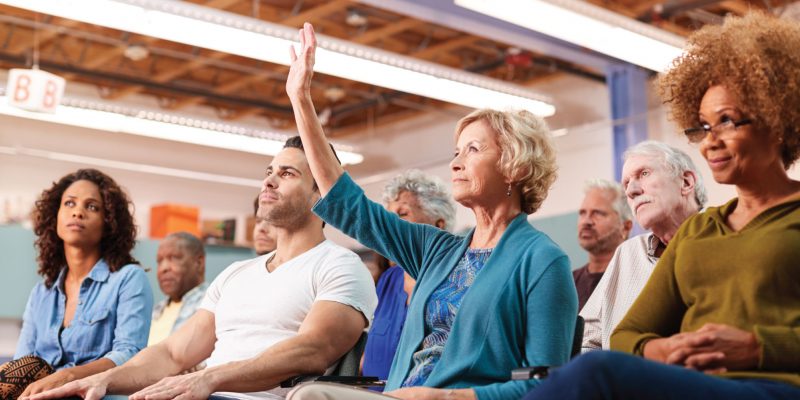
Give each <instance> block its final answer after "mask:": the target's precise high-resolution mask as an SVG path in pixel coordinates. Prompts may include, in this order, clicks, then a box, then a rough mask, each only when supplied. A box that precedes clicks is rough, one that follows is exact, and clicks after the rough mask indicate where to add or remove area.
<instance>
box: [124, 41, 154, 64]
mask: <svg viewBox="0 0 800 400" xmlns="http://www.w3.org/2000/svg"><path fill="white" fill-rule="evenodd" d="M122 54H123V55H124V56H125V57H126V58H128V59H129V60H131V61H142V60H144V59H145V58H147V56H149V55H150V51H149V50H147V47H144V46H141V45H138V44H135V45H132V46H128V47H126V48H125V51H124V52H123V53H122Z"/></svg>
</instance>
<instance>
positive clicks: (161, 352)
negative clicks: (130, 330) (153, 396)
mask: <svg viewBox="0 0 800 400" xmlns="http://www.w3.org/2000/svg"><path fill="white" fill-rule="evenodd" d="M181 367H182V366H181V365H180V363H179V362H178V361H176V360H174V359H173V358H172V356H171V354H170V352H169V350H168V349H167V346H165V345H163V344H159V345H155V346H150V347H147V348H145V349H144V350H142V351H140V352H139V354H137V355H135V356H134V357H133V358H131V359H130V360H129V361H128V362H126V363H125V364H123V365H121V366H119V367H117V368H113V369H110V370H108V371H106V372H105V375H106V376H105V381H106V382H107V383H108V393H110V394H130V393H133V392H136V391H137V390H139V389H142V388H144V387H147V386H149V385H152V384H153V383H156V382H158V381H159V380H161V379H162V378H164V377H167V376H171V375H175V374H177V373H179V372H181V371H182V370H183V369H182V368H181Z"/></svg>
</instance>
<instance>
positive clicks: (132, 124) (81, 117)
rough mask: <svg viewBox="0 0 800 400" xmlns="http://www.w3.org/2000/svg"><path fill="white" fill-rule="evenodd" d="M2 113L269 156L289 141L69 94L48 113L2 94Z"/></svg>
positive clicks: (353, 159) (358, 158) (350, 158)
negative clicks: (22, 105) (18, 105)
mask: <svg viewBox="0 0 800 400" xmlns="http://www.w3.org/2000/svg"><path fill="white" fill-rule="evenodd" d="M0 114H2V115H9V116H12V117H19V118H27V119H32V120H37V121H45V122H52V123H57V124H64V125H71V126H76V127H80V128H89V129H97V130H101V131H108V132H114V133H126V134H132V135H139V136H147V137H152V138H157V139H163V140H171V141H176V142H183V143H191V144H197V145H201V146H208V147H216V148H223V149H228V150H235V151H243V152H247V153H254V154H262V155H268V156H274V155H276V154H278V152H279V151H281V149H283V143H284V141H285V140H286V135H282V134H278V133H273V132H266V131H259V130H255V129H251V128H247V127H243V126H237V125H231V124H226V123H221V122H216V121H209V120H203V119H198V118H192V117H187V116H183V115H175V114H166V113H162V112H158V111H152V110H145V109H138V110H137V109H132V108H127V107H122V106H118V105H111V104H108V103H99V102H94V101H89V100H83V99H73V98H67V97H65V98H64V99H63V100H62V102H61V104H60V105H59V106H58V108H57V109H56V112H55V113H53V114H48V113H37V112H31V111H26V110H23V109H19V108H16V107H12V106H9V105H8V101H7V97H5V96H0ZM334 147H336V148H337V154H338V156H339V159H340V160H341V161H342V164H344V165H347V164H358V163H360V162H362V161H364V157H363V156H362V155H361V154H358V153H355V152H352V151H350V150H349V149H347V150H344V149H342V146H334Z"/></svg>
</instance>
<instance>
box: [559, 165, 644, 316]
mask: <svg viewBox="0 0 800 400" xmlns="http://www.w3.org/2000/svg"><path fill="white" fill-rule="evenodd" d="M583 192H584V193H585V196H584V198H583V202H582V203H581V208H580V209H579V210H578V244H580V246H581V247H582V248H583V249H584V250H586V251H587V252H588V253H589V262H588V263H586V265H584V266H583V267H580V268H578V269H576V270H574V271H572V279H574V280H575V288H576V289H577V290H578V309H579V310H580V309H583V305H584V304H586V300H588V299H589V296H591V295H592V292H593V291H594V288H595V287H596V286H597V283H598V282H600V278H602V277H603V273H604V272H605V271H606V267H607V266H608V262H609V261H611V256H613V255H614V250H616V249H617V246H619V244H620V243H622V242H624V241H625V239H627V238H628V235H629V234H630V233H631V228H632V227H633V222H631V220H632V218H633V217H632V216H631V211H630V209H629V208H628V205H627V204H626V203H625V192H624V191H623V190H622V187H621V186H620V185H619V184H618V183H616V182H612V181H607V180H605V179H595V180H592V181H589V182H586V187H585V188H584V190H583Z"/></svg>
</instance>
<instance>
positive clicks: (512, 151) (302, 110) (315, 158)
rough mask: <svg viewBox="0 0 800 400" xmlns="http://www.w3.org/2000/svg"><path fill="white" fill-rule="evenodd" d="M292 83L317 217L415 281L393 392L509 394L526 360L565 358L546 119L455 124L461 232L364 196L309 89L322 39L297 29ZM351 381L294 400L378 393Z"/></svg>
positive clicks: (565, 297) (569, 317) (570, 323)
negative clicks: (464, 228) (546, 218)
mask: <svg viewBox="0 0 800 400" xmlns="http://www.w3.org/2000/svg"><path fill="white" fill-rule="evenodd" d="M300 34H301V42H302V44H303V48H302V52H301V54H300V55H299V56H294V52H292V55H293V57H292V65H291V67H290V72H289V77H288V80H287V83H286V88H287V92H288V94H289V99H290V101H291V103H292V107H293V109H294V112H295V120H296V121H297V126H298V130H299V131H300V136H301V138H302V139H303V145H304V146H305V149H306V152H307V154H308V160H309V165H310V167H311V172H312V173H313V174H314V178H315V179H316V181H317V183H318V184H319V188H320V192H321V194H322V196H323V197H322V199H321V200H320V201H319V202H318V203H317V204H316V205H315V207H314V212H315V213H317V215H319V216H320V217H321V218H322V219H323V220H324V221H326V222H328V223H329V224H331V225H332V226H334V227H336V228H338V229H340V230H341V231H342V232H344V233H345V234H347V235H349V236H351V237H353V238H355V239H357V240H358V241H359V242H361V243H362V244H363V245H365V246H366V247H368V248H371V249H373V250H375V251H378V252H379V253H381V254H383V255H385V256H386V257H387V258H388V259H390V260H394V261H396V262H397V265H399V266H400V267H402V268H403V269H404V270H405V271H406V272H408V273H409V275H411V277H412V278H414V279H416V280H417V284H416V288H415V289H414V295H413V296H412V297H411V303H410V304H409V307H408V317H407V318H406V322H405V327H404V328H403V333H402V335H401V338H400V344H399V345H398V348H397V354H396V355H395V357H394V361H393V362H392V368H391V371H390V372H389V379H388V382H387V386H386V389H387V391H388V393H387V395H388V396H391V397H398V398H405V399H410V398H421V399H428V398H430V399H432V398H445V397H448V398H464V399H474V398H480V399H510V398H515V397H520V396H522V394H524V393H525V391H527V390H528V389H530V388H532V387H534V386H536V385H537V383H538V382H537V381H534V380H530V381H509V380H508V377H509V373H510V371H511V370H512V369H513V368H516V367H519V366H521V365H560V364H562V363H564V362H566V361H567V359H568V358H569V353H570V344H571V342H572V336H573V332H574V329H575V317H576V315H577V313H578V309H577V296H576V293H575V285H574V284H573V283H572V276H571V275H570V268H569V261H568V259H567V256H566V255H565V254H564V252H563V251H562V250H561V249H560V248H559V247H558V246H557V245H556V244H555V243H553V242H552V241H551V240H550V239H549V238H548V237H547V236H546V235H544V234H543V233H541V232H539V231H537V230H536V229H534V228H533V227H532V226H531V225H530V224H529V223H528V220H527V216H528V215H529V214H532V213H533V212H535V211H536V210H537V209H538V208H539V206H540V205H541V203H542V201H543V200H544V199H545V197H546V196H547V191H548V189H549V188H550V185H551V184H552V183H553V180H554V179H555V175H556V174H555V172H556V160H555V149H554V147H553V145H552V143H551V139H550V136H549V133H548V130H547V127H546V125H545V124H544V121H543V120H542V119H540V118H538V117H536V116H534V115H533V114H531V113H529V112H527V111H508V112H501V111H494V110H477V111H475V112H473V113H471V114H469V115H467V116H466V117H464V118H463V119H461V121H459V123H458V127H457V128H456V134H455V140H456V146H455V147H456V150H455V158H453V161H451V163H450V167H451V171H452V177H453V197H454V198H455V200H456V201H458V202H459V203H461V204H462V205H464V206H466V207H468V208H470V209H471V210H472V211H473V212H474V214H475V219H476V224H477V226H476V228H475V229H473V230H471V231H470V232H468V233H467V235H466V236H457V235H454V234H451V233H449V232H446V231H444V230H441V229H439V228H436V227H434V226H430V225H425V224H414V223H410V222H408V221H403V220H402V219H400V218H399V217H398V216H397V215H396V214H394V213H392V212H390V211H387V210H386V209H384V208H383V207H382V206H381V205H380V204H377V203H374V202H372V201H370V200H368V199H367V197H366V196H365V195H364V192H363V191H362V190H361V188H359V187H358V186H357V185H356V184H355V183H354V182H353V180H352V179H350V176H349V175H348V174H346V173H345V172H344V170H343V169H342V167H341V166H340V165H339V163H337V162H336V158H335V157H334V153H333V152H332V151H331V148H330V146H329V144H328V143H327V139H326V138H325V135H324V133H323V131H322V127H321V125H320V122H319V120H318V119H317V114H316V112H315V111H314V104H313V102H312V100H311V95H310V86H311V77H312V74H313V64H314V53H315V48H316V38H315V36H314V31H313V28H312V27H311V25H310V24H305V25H304V27H303V29H302V30H301V32H300ZM383 396H384V395H382V394H379V393H375V392H371V391H368V390H361V389H354V388H351V387H348V386H345V385H332V384H331V385H326V384H309V385H302V386H300V387H298V388H297V389H295V391H294V392H293V393H292V394H290V395H289V398H291V399H295V400H297V399H348V400H349V399H373V398H375V399H380V398H384V397H383Z"/></svg>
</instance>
